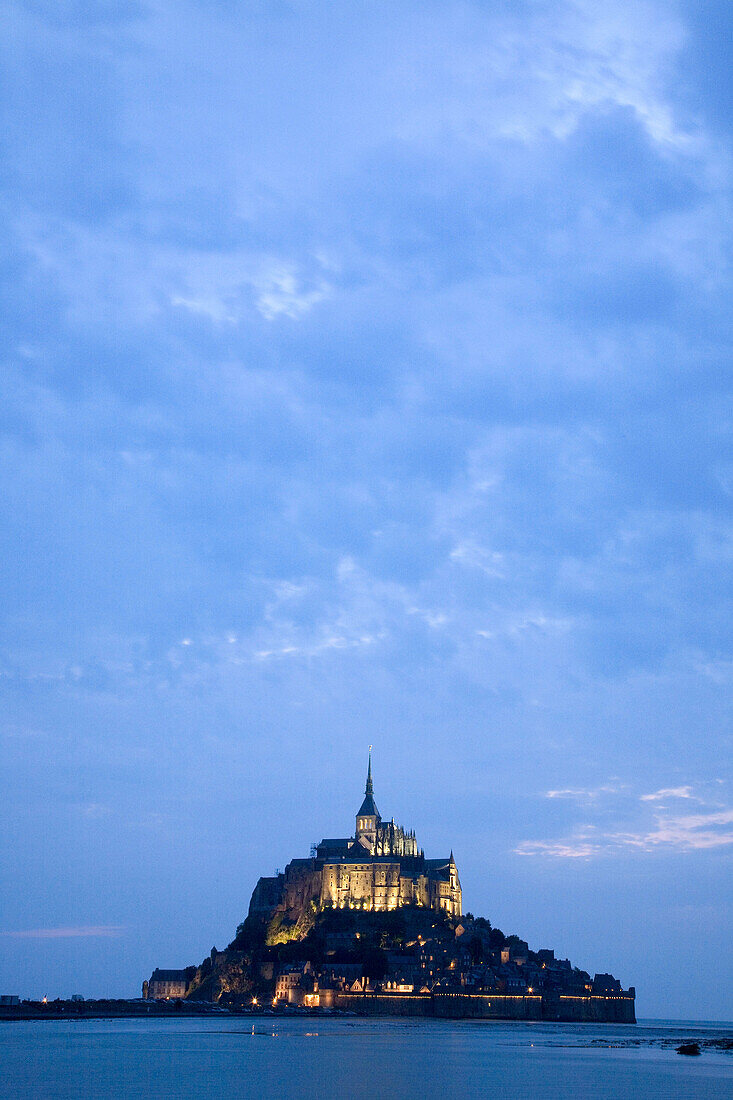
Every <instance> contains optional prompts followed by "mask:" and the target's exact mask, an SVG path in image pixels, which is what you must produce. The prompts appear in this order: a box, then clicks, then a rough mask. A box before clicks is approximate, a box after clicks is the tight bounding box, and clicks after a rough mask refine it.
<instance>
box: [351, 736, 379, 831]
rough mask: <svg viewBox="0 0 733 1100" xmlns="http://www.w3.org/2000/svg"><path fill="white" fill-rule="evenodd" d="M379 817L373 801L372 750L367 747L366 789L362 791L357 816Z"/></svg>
mask: <svg viewBox="0 0 733 1100" xmlns="http://www.w3.org/2000/svg"><path fill="white" fill-rule="evenodd" d="M362 815H363V816H364V817H379V818H380V819H381V815H380V813H379V810H378V809H377V804H376V802H375V801H374V784H373V783H372V750H371V746H370V747H369V768H368V770H367V781H366V790H365V792H364V801H363V802H362V804H361V806H360V808H359V811H358V813H357V815H356V816H357V817H361V816H362Z"/></svg>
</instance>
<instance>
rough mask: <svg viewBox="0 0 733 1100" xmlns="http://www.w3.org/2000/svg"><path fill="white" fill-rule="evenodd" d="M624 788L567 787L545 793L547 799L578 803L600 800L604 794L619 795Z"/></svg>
mask: <svg viewBox="0 0 733 1100" xmlns="http://www.w3.org/2000/svg"><path fill="white" fill-rule="evenodd" d="M622 789H623V787H620V786H608V785H606V786H602V787H566V788H563V789H561V790H553V791H545V798H567V799H576V800H578V801H587V800H593V799H595V798H598V797H599V796H600V795H602V794H617V793H618V792H619V791H620V790H622Z"/></svg>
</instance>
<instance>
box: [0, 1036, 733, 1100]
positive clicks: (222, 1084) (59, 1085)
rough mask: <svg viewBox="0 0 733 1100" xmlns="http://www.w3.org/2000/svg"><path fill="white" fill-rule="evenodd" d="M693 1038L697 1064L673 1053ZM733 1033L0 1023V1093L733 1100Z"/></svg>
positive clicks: (124, 1099) (123, 1099) (59, 1099)
mask: <svg viewBox="0 0 733 1100" xmlns="http://www.w3.org/2000/svg"><path fill="white" fill-rule="evenodd" d="M690 1041H691V1042H697V1043H698V1044H699V1046H700V1049H701V1051H702V1053H701V1056H700V1057H697V1058H689V1057H684V1056H682V1055H680V1054H678V1053H677V1052H676V1047H678V1046H679V1045H680V1044H681V1043H683V1042H690ZM732 1045H733V1026H731V1025H726V1024H718V1023H693V1022H690V1023H680V1022H675V1021H642V1022H641V1023H640V1024H638V1025H636V1026H632V1025H614V1024H603V1025H590V1024H543V1023H513V1022H495V1021H492V1022H484V1021H466V1020H461V1021H446V1020H422V1019H420V1020H416V1019H408V1020H403V1019H392V1018H380V1019H373V1018H372V1019H362V1018H344V1017H340V1018H328V1017H321V1018H308V1017H290V1018H282V1017H278V1018H274V1017H273V1018H268V1017H254V1018H243V1017H225V1016H221V1017H217V1018H203V1017H198V1018H196V1017H192V1018H179V1019H164V1018H154V1019H140V1018H135V1019H103V1020H99V1019H97V1020H88V1019H87V1020H85V1019H79V1020H42V1021H40V1020H39V1021H36V1020H32V1021H29V1020H17V1021H8V1022H2V1023H0V1087H1V1091H2V1095H4V1096H13V1097H17V1098H27V1097H34V1098H45V1097H54V1098H55V1100H65V1098H72V1097H74V1098H76V1097H79V1096H84V1097H91V1098H102V1097H105V1098H106V1097H113V1098H115V1100H117V1098H120V1100H128V1098H130V1100H131V1098H133V1097H140V1096H143V1095H148V1094H154V1095H156V1096H158V1097H171V1098H173V1097H176V1098H185V1100H188V1098H193V1097H197V1098H202V1097H222V1098H223V1097H227V1098H231V1097H233V1096H235V1097H246V1098H249V1097H252V1098H263V1100H264V1098H268V1100H269V1098H273V1100H274V1098H278V1100H282V1098H285V1100H289V1098H291V1097H292V1098H295V1097H298V1098H300V1100H302V1098H303V1097H309V1096H318V1097H328V1096H338V1097H347V1098H349V1100H352V1098H353V1100H362V1098H363V1100H367V1098H369V1100H381V1098H384V1100H387V1098H391V1097H395V1096H399V1097H402V1098H411V1097H416V1098H417V1097H421V1098H423V1100H425V1098H427V1100H432V1098H435V1100H448V1098H449V1097H451V1096H460V1097H465V1098H473V1097H476V1098H478V1097H482V1098H485V1097H486V1096H489V1095H491V1096H494V1097H499V1098H504V1097H506V1098H510V1097H511V1098H513V1100H522V1098H525V1097H526V1098H529V1097H532V1098H535V1097H536V1096H537V1095H538V1094H539V1093H540V1091H541V1092H542V1094H543V1095H544V1096H545V1097H548V1098H553V1100H564V1098H565V1097H568V1098H570V1097H573V1098H577V1097H579V1096H583V1097H597V1098H601V1100H603V1098H609V1100H610V1098H617V1097H626V1096H643V1097H644V1100H670V1098H673V1100H674V1098H686V1097H690V1098H693V1097H694V1098H695V1100H707V1098H710V1100H721V1098H722V1097H728V1096H730V1097H733V1052H732V1051H731V1046H732Z"/></svg>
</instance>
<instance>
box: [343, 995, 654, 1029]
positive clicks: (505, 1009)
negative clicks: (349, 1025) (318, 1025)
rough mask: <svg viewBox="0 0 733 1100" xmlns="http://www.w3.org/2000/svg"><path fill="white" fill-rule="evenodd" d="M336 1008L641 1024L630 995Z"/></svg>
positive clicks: (435, 998)
mask: <svg viewBox="0 0 733 1100" xmlns="http://www.w3.org/2000/svg"><path fill="white" fill-rule="evenodd" d="M334 1006H335V1007H336V1008H340V1009H345V1010H347V1011H350V1012H356V1013H358V1014H359V1015H360V1016H362V1015H363V1016H438V1017H442V1018H443V1019H453V1020H462V1019H469V1018H470V1019H486V1020H557V1021H558V1022H565V1023H627V1024H634V1023H636V1015H635V1011H634V997H633V995H631V994H630V993H618V994H606V995H600V994H595V995H589V996H587V997H573V996H563V995H561V996H560V997H559V998H555V999H554V1000H552V1001H550V1002H548V1001H546V1000H545V1002H544V1003H543V998H542V996H541V995H540V994H538V993H535V994H522V993H461V992H455V993H451V992H442V993H337V994H336V995H335V997H334Z"/></svg>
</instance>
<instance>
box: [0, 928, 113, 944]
mask: <svg viewBox="0 0 733 1100" xmlns="http://www.w3.org/2000/svg"><path fill="white" fill-rule="evenodd" d="M124 932H125V927H124V926H123V925H120V924H88V925H87V924H83V925H79V926H77V927H71V928H30V929H27V930H24V931H21V932H0V936H13V937H14V938H16V939H29V940H60V939H75V938H77V937H78V938H87V937H94V936H121V935H122V934H123V933H124Z"/></svg>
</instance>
